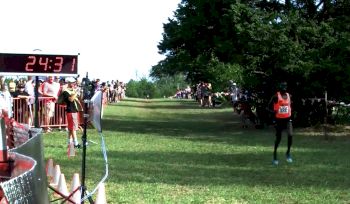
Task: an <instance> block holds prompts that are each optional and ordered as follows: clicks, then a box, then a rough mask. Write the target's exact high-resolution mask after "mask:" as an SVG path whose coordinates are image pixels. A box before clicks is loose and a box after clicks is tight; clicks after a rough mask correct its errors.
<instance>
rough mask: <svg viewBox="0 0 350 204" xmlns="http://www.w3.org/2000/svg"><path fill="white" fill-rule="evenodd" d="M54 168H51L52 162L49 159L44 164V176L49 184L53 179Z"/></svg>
mask: <svg viewBox="0 0 350 204" xmlns="http://www.w3.org/2000/svg"><path fill="white" fill-rule="evenodd" d="M54 174H55V172H54V168H53V160H52V159H49V160H48V161H47V164H46V175H47V177H48V179H49V182H51V180H52V178H53V177H54Z"/></svg>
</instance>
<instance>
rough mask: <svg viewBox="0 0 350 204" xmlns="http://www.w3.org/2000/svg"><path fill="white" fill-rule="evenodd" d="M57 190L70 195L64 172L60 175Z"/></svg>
mask: <svg viewBox="0 0 350 204" xmlns="http://www.w3.org/2000/svg"><path fill="white" fill-rule="evenodd" d="M57 191H58V192H60V193H61V194H62V195H64V196H68V195H69V193H68V188H67V183H66V178H65V177H64V174H61V175H60V181H59V182H58V186H57Z"/></svg>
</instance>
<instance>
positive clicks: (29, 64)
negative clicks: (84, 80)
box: [25, 55, 77, 73]
mask: <svg viewBox="0 0 350 204" xmlns="http://www.w3.org/2000/svg"><path fill="white" fill-rule="evenodd" d="M67 60H68V61H67V62H66V63H64V61H65V58H64V57H63V56H34V55H29V56H28V57H27V59H26V64H25V71H26V72H39V73H40V72H44V73H52V72H53V73H62V72H63V73H74V72H75V70H76V65H77V62H76V60H77V59H76V57H73V58H68V59H67ZM63 65H65V68H64V67H63ZM63 68H64V69H63ZM37 69H38V70H37Z"/></svg>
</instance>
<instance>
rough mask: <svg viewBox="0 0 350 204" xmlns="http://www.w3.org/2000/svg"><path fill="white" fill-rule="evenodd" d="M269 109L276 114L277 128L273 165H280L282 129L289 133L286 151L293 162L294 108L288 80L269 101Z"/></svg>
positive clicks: (290, 161) (289, 161) (288, 158)
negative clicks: (278, 151) (279, 147)
mask: <svg viewBox="0 0 350 204" xmlns="http://www.w3.org/2000/svg"><path fill="white" fill-rule="evenodd" d="M268 109H269V111H270V112H272V113H273V114H274V116H275V117H274V118H275V122H276V123H275V128H276V140H275V145H274V151H273V160H272V164H273V165H278V159H277V149H278V146H279V144H280V142H281V138H282V131H283V130H286V131H287V135H288V146H287V152H286V160H287V162H288V163H292V162H293V159H292V156H291V153H290V149H291V147H292V143H293V137H292V131H293V125H292V108H291V96H290V95H289V93H288V92H287V82H282V83H281V84H280V86H279V90H278V92H277V93H276V94H275V95H274V96H272V98H271V100H270V102H269V107H268Z"/></svg>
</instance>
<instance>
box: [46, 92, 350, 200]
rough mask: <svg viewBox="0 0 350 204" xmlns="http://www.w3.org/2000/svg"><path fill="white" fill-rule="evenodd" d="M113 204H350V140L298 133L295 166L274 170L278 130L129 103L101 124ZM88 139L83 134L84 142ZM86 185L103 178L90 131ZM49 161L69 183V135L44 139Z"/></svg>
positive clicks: (223, 113) (191, 108)
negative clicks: (55, 164)
mask: <svg viewBox="0 0 350 204" xmlns="http://www.w3.org/2000/svg"><path fill="white" fill-rule="evenodd" d="M102 126H103V134H104V136H105V139H106V145H107V154H108V163H109V177H108V180H107V183H106V192H107V200H108V203H215V204H216V203H332V204H333V203H350V158H349V156H350V147H349V146H350V136H349V135H347V134H338V135H337V136H331V138H332V140H328V141H327V140H325V139H324V136H322V135H319V134H315V133H314V132H310V131H307V132H306V131H305V130H298V129H296V130H295V134H294V144H293V148H292V154H293V157H294V163H292V164H288V163H287V162H285V158H284V153H285V151H286V142H287V141H286V136H285V135H283V138H282V142H281V145H280V148H279V159H280V165H279V166H272V165H271V160H272V147H273V141H274V132H273V129H272V128H268V129H264V130H256V129H253V128H250V129H242V128H240V124H239V118H238V115H234V114H233V113H232V110H231V108H229V107H226V108H219V109H209V108H200V107H198V105H197V104H196V103H195V102H193V101H189V100H170V99H169V100H165V99H164V100H150V101H146V100H139V99H127V100H125V101H122V102H120V103H118V104H112V105H109V106H108V107H106V109H105V112H104V118H103V124H102ZM81 134H82V133H79V135H81ZM87 135H88V139H89V140H92V141H94V142H98V144H94V143H92V142H90V143H89V146H88V149H87V162H86V167H87V169H86V173H87V175H86V177H87V181H86V182H87V184H86V186H87V188H88V190H92V188H93V187H94V186H95V185H96V183H97V181H98V180H99V179H100V178H101V177H102V176H103V174H104V163H103V158H102V153H101V148H100V145H99V144H100V139H99V136H98V134H97V132H96V130H94V129H89V130H88V134H87ZM44 144H45V158H46V159H48V158H53V160H54V162H55V163H58V164H60V166H61V171H62V172H63V173H64V174H65V176H66V179H67V183H70V180H71V178H72V176H73V173H74V172H78V173H79V172H80V170H81V154H82V151H81V150H79V151H78V152H77V156H76V157H74V158H68V157H67V156H66V151H67V148H66V133H62V132H55V133H49V134H46V135H45V136H44Z"/></svg>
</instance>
